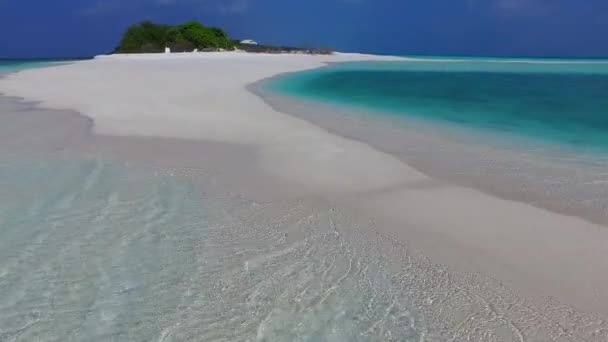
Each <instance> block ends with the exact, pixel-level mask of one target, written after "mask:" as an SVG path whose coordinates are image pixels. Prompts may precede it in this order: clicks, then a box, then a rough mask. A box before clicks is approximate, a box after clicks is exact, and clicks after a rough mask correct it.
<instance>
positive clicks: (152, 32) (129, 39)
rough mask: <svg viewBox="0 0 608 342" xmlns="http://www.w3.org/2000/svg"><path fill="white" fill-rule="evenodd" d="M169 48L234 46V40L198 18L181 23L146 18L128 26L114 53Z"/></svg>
mask: <svg viewBox="0 0 608 342" xmlns="http://www.w3.org/2000/svg"><path fill="white" fill-rule="evenodd" d="M165 47H169V48H171V50H172V51H192V50H194V49H207V48H211V49H230V48H233V47H234V41H233V40H231V39H230V38H229V37H228V34H226V32H224V30H222V29H221V28H217V27H205V26H204V25H202V24H201V23H199V22H196V21H191V22H188V23H185V24H182V25H177V26H170V25H161V24H155V23H153V22H150V21H144V22H141V23H139V24H137V25H134V26H131V27H129V28H128V29H127V31H126V32H125V34H124V35H123V37H122V40H121V42H120V46H118V47H117V48H116V50H115V51H114V52H115V53H144V52H162V51H164V49H165Z"/></svg>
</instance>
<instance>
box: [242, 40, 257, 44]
mask: <svg viewBox="0 0 608 342" xmlns="http://www.w3.org/2000/svg"><path fill="white" fill-rule="evenodd" d="M241 44H245V45H258V42H256V41H255V40H251V39H245V40H241Z"/></svg>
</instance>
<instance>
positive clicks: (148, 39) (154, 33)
mask: <svg viewBox="0 0 608 342" xmlns="http://www.w3.org/2000/svg"><path fill="white" fill-rule="evenodd" d="M170 29H171V27H170V26H167V25H158V24H154V23H152V22H150V21H144V22H141V23H139V24H138V25H134V26H131V27H129V28H128V29H127V32H126V33H125V34H124V36H123V38H122V40H121V42H120V46H119V47H118V49H117V50H118V52H125V53H129V52H131V53H132V52H141V51H142V48H143V47H144V46H145V47H146V50H147V51H151V50H152V51H162V49H163V48H164V45H165V43H166V41H167V34H168V32H169V30H170Z"/></svg>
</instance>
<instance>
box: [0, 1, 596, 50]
mask: <svg viewBox="0 0 608 342" xmlns="http://www.w3.org/2000/svg"><path fill="white" fill-rule="evenodd" d="M142 20H152V21H156V22H160V23H166V24H177V23H182V22H186V21H190V20H197V21H200V22H202V23H203V24H205V25H209V26H220V27H222V28H224V29H225V30H226V31H227V32H228V33H229V34H230V36H232V37H234V38H240V39H254V40H257V41H259V42H261V43H267V44H282V45H290V46H310V47H331V48H335V49H337V50H340V51H353V52H368V53H390V54H418V55H479V56H543V57H608V0H52V1H49V0H0V58H35V57H49V58H52V57H86V56H93V55H96V54H102V53H108V52H110V51H112V50H113V48H114V47H115V46H116V45H118V42H119V40H120V37H121V35H122V33H123V32H124V31H125V29H126V28H127V27H128V26H129V25H131V24H134V23H137V22H139V21H142Z"/></svg>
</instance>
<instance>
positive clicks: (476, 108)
mask: <svg viewBox="0 0 608 342" xmlns="http://www.w3.org/2000/svg"><path fill="white" fill-rule="evenodd" d="M268 87H269V88H270V90H272V91H275V92H279V93H282V94H288V95H291V96H297V97H303V98H308V99H314V100H322V101H329V102H332V103H337V104H341V105H350V106H354V107H360V108H364V109H372V110H376V111H378V112H383V113H386V114H390V115H392V116H394V117H404V118H409V119H416V120H423V121H426V122H434V123H441V124H447V125H449V126H452V127H460V128H465V129H473V130H474V131H477V132H485V133H488V132H489V133H490V135H497V136H499V137H506V138H509V137H513V136H519V137H526V138H532V139H539V140H542V141H544V142H549V143H558V144H563V145H565V146H568V147H575V148H580V149H585V150H593V151H602V150H604V151H608V61H603V60H592V61H584V60H570V61H569V60H549V61H536V60H521V59H500V60H492V59H478V58H473V59H468V58H450V59H447V60H446V59H442V58H434V59H424V60H420V61H415V62H384V63H347V64H340V65H335V66H332V67H328V68H325V69H321V70H315V71H309V72H303V73H296V74H291V75H287V76H285V77H280V78H278V79H276V80H275V81H274V82H272V83H270V84H269V85H268Z"/></svg>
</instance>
